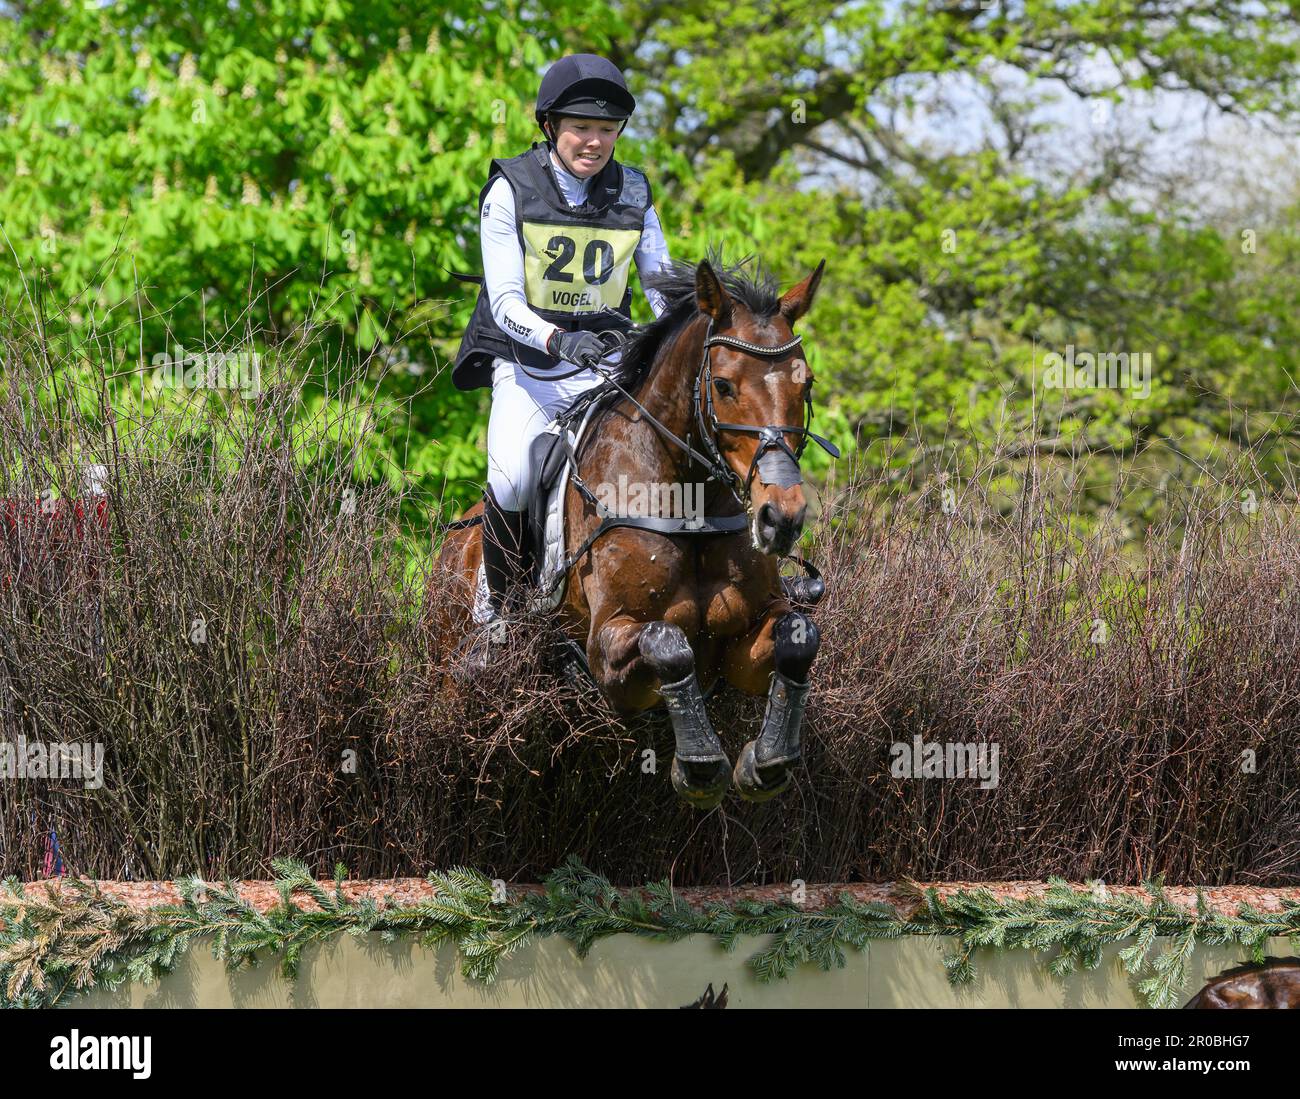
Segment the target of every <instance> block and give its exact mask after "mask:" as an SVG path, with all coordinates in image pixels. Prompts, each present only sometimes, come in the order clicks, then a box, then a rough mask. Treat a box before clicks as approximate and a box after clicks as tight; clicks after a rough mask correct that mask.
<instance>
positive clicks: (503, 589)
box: [483, 487, 528, 615]
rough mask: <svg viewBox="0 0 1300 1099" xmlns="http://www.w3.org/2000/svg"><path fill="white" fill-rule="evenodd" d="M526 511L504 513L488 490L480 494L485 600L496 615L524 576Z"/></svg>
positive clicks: (522, 580) (504, 510)
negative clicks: (485, 586)
mask: <svg viewBox="0 0 1300 1099" xmlns="http://www.w3.org/2000/svg"><path fill="white" fill-rule="evenodd" d="M527 521H528V513H527V512H526V511H507V510H506V509H505V508H503V507H502V506H501V505H500V504H498V503H497V498H496V495H495V493H493V491H492V489H491V488H490V487H489V488H488V490H487V492H486V493H484V495H483V574H484V577H485V578H486V579H487V589H488V598H489V599H490V600H491V602H492V609H493V611H495V612H496V613H497V614H498V615H500V614H502V613H504V611H505V609H506V595H507V593H508V592H509V591H510V590H511V588H512V587H514V586H515V585H517V584H522V583H523V582H524V580H525V579H526V578H525V576H524V536H525V533H526V527H525V524H526V523H527Z"/></svg>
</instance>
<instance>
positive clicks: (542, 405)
mask: <svg viewBox="0 0 1300 1099" xmlns="http://www.w3.org/2000/svg"><path fill="white" fill-rule="evenodd" d="M607 361H609V362H610V363H611V365H612V364H613V363H615V362H617V361H618V355H617V354H615V355H611V356H610V358H609V360H607ZM572 369H573V364H572V363H564V364H563V369H562V370H560V371H559V372H560V373H563V372H564V371H565V370H572ZM603 380H604V379H603V378H601V376H600V375H599V374H597V373H596V372H595V371H592V370H583V371H582V372H580V373H578V374H574V375H573V376H572V377H571V378H564V379H561V380H559V381H538V380H537V379H536V378H530V377H529V376H528V375H527V374H525V373H524V372H523V370H522V369H520V368H519V366H518V364H516V363H512V362H508V361H507V360H505V359H493V360H492V412H491V414H490V415H489V416H488V437H487V451H488V474H487V480H488V484H489V485H490V486H491V487H492V492H493V494H494V495H495V496H496V498H497V503H498V504H500V505H501V507H502V508H504V509H505V510H506V511H522V510H523V509H524V508H526V507H527V506H528V503H529V500H528V494H529V489H530V487H531V478H530V476H529V474H530V473H531V470H530V469H529V467H528V460H529V452H530V450H531V449H532V443H533V440H534V439H535V438H537V436H538V435H540V434H541V432H542V430H543V429H544V428H545V427H546V425H547V424H549V423H550V422H551V420H553V419H554V418H555V416H556V414H557V413H559V412H560V411H561V410H562V409H564V408H565V407H567V406H568V405H570V404H572V403H573V400H574V399H575V398H576V397H577V396H578V394H580V393H583V392H584V391H586V390H588V389H590V388H591V387H592V386H594V385H599V384H600V383H601V382H602V381H603Z"/></svg>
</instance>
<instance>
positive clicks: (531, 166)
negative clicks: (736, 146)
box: [451, 141, 651, 389]
mask: <svg viewBox="0 0 1300 1099" xmlns="http://www.w3.org/2000/svg"><path fill="white" fill-rule="evenodd" d="M549 161H550V153H549V151H548V147H547V144H546V143H545V142H541V141H538V142H534V144H533V146H532V148H531V149H529V150H528V151H527V152H525V153H520V154H519V155H518V156H515V157H510V158H509V159H507V160H500V159H494V160H493V161H492V165H491V168H490V169H489V171H488V180H487V183H486V184H484V186H483V189H482V190H481V191H480V192H479V199H478V201H479V211H480V214H481V212H482V209H483V199H484V197H485V196H486V195H487V192H488V189H489V188H490V187H491V186H492V184H493V182H495V180H496V177H497V176H498V175H502V176H505V178H506V181H507V182H508V183H509V184H510V189H511V191H513V192H514V199H515V228H516V230H517V231H518V234H519V244H520V247H521V248H522V249H523V254H524V296H525V298H526V299H527V300H528V305H529V308H531V309H532V310H533V311H534V312H535V313H537V315H538V316H540V317H541V318H542V319H543V320H546V321H548V322H550V323H551V324H554V325H556V326H557V327H559V328H562V329H564V330H565V331H568V332H573V331H577V330H579V329H584V330H586V331H589V332H604V331H607V330H608V329H611V328H618V329H626V328H628V327H629V326H630V325H631V323H632V289H631V286H630V285H629V283H628V277H629V275H630V274H631V270H632V258H633V256H634V254H635V253H636V249H637V245H638V244H639V243H640V241H641V228H642V226H643V224H644V223H645V215H646V211H647V210H648V209H649V208H650V205H651V201H650V183H649V180H647V179H646V177H645V175H644V173H642V172H640V171H638V170H637V169H636V168H629V167H627V166H626V165H623V164H619V163H618V161H616V160H615V159H614V158H613V157H611V158H610V160H609V163H607V164H606V165H605V166H604V167H603V168H601V170H600V171H599V172H597V173H596V175H595V176H593V177H592V178H591V181H590V182H589V184H588V188H587V201H586V202H584V203H583V204H582V205H581V206H570V205H569V204H568V203H567V202H566V201H565V199H564V196H563V195H562V194H561V193H560V188H559V185H558V184H557V183H556V181H555V177H554V175H552V168H551V165H550V162H549ZM458 277H461V278H465V279H466V280H468V281H474V282H480V283H481V281H482V280H481V279H479V278H477V277H475V276H458ZM494 358H502V359H506V360H509V361H512V362H517V363H522V364H523V365H524V366H527V367H529V368H531V369H536V370H550V369H553V368H555V367H557V366H559V363H560V360H559V359H557V358H555V356H553V355H549V354H547V353H546V352H545V351H538V350H537V349H536V348H533V347H529V346H528V345H527V344H524V343H520V342H518V341H517V340H515V339H512V338H511V336H510V335H509V334H508V333H506V332H503V331H502V330H501V328H500V326H499V325H498V324H497V323H496V321H495V320H494V319H493V317H492V308H491V303H490V301H489V299H488V293H487V288H486V286H480V288H479V293H478V300H477V301H476V302H475V304H474V313H473V315H472V316H471V317H470V321H469V325H468V327H467V328H466V329H465V335H464V336H463V337H462V339H461V343H460V350H459V351H458V352H457V354H456V363H455V366H453V368H452V373H451V378H452V382H453V383H454V384H455V385H456V388H457V389H479V388H481V387H484V386H490V385H491V384H492V360H493V359H494Z"/></svg>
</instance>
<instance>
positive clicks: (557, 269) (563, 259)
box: [542, 234, 614, 286]
mask: <svg viewBox="0 0 1300 1099" xmlns="http://www.w3.org/2000/svg"><path fill="white" fill-rule="evenodd" d="M546 250H547V251H548V252H552V251H557V250H558V251H559V253H560V254H559V255H558V256H556V257H555V259H553V260H552V261H551V265H550V266H549V267H548V268H547V269H546V273H545V274H544V275H543V276H542V277H543V278H545V279H548V280H549V281H551V282H572V281H573V273H572V272H570V271H566V270H565V268H566V267H568V266H569V261H570V260H572V259H573V256H574V253H575V252H576V251H577V250H578V246H577V245H576V244H575V243H574V242H573V238H572V237H566V236H561V235H559V234H556V235H555V236H553V237H551V239H550V240H548V241H547V242H546ZM598 262H599V264H600V271H599V272H597V270H596V265H597V263H598ZM613 273H614V249H613V247H612V246H611V245H610V243H609V241H607V240H592V241H588V242H587V247H586V248H584V249H583V252H582V277H583V278H584V279H585V280H586V282H587V284H588V285H589V286H600V285H601V284H602V283H604V282H606V281H608V279H609V276H610V275H612V274H613Z"/></svg>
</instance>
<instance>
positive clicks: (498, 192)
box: [479, 153, 668, 351]
mask: <svg viewBox="0 0 1300 1099" xmlns="http://www.w3.org/2000/svg"><path fill="white" fill-rule="evenodd" d="M550 164H551V170H552V172H553V174H554V175H555V182H556V184H557V185H558V186H559V188H560V194H562V195H563V196H564V200H565V201H566V202H567V203H568V204H569V205H570V206H581V205H582V203H583V202H584V201H585V200H586V196H587V187H588V183H589V180H586V179H579V178H578V177H577V176H575V175H574V174H573V173H572V172H570V171H569V170H568V169H567V168H565V167H564V166H563V165H560V164H557V163H556V158H555V154H554V153H552V154H551V155H550ZM479 235H480V240H481V244H482V249H483V282H484V286H486V288H487V292H488V301H489V304H490V305H491V307H492V319H493V320H495V321H496V322H497V325H498V326H499V327H500V328H501V330H502V331H503V332H506V333H509V335H511V336H512V337H513V338H514V339H516V340H518V341H519V342H520V343H522V344H526V345H527V346H529V347H535V348H536V349H537V350H538V351H545V350H546V341H547V340H548V339H550V337H551V333H552V332H554V331H555V329H556V326H555V325H553V324H551V323H550V322H549V321H545V320H543V319H542V318H541V317H539V316H538V315H537V314H536V313H535V312H533V310H532V309H531V308H530V307H529V305H528V299H527V297H525V295H524V252H523V249H522V248H521V247H520V244H519V233H518V231H517V229H516V227H515V195H514V192H513V191H512V190H511V189H510V183H509V181H507V180H506V178H505V177H504V176H498V177H497V180H496V182H495V183H493V184H492V186H491V187H490V188H489V189H488V193H487V194H486V195H485V196H484V199H483V210H482V214H481V216H480V218H479ZM633 259H634V260H635V262H636V269H637V273H638V275H640V276H641V278H642V279H643V280H644V278H645V277H646V276H647V275H649V274H650V273H651V272H654V271H658V270H659V269H660V268H661V267H663V266H666V265H667V263H668V243H667V241H665V240H664V233H663V227H662V226H661V225H660V224H659V215H658V214H656V213H655V209H654V207H653V206H651V207H649V208H648V209H647V210H646V212H645V219H644V221H643V222H642V224H641V240H640V242H639V243H638V244H637V249H636V252H635V253H634V254H633ZM642 285H643V286H644V282H643V283H642ZM646 300H647V301H649V303H650V308H651V309H652V310H653V311H654V315H655V316H656V317H657V316H659V314H660V313H662V312H663V311H664V305H665V303H664V300H663V296H662V295H660V294H659V293H658V292H657V291H655V290H650V289H647V290H646Z"/></svg>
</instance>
